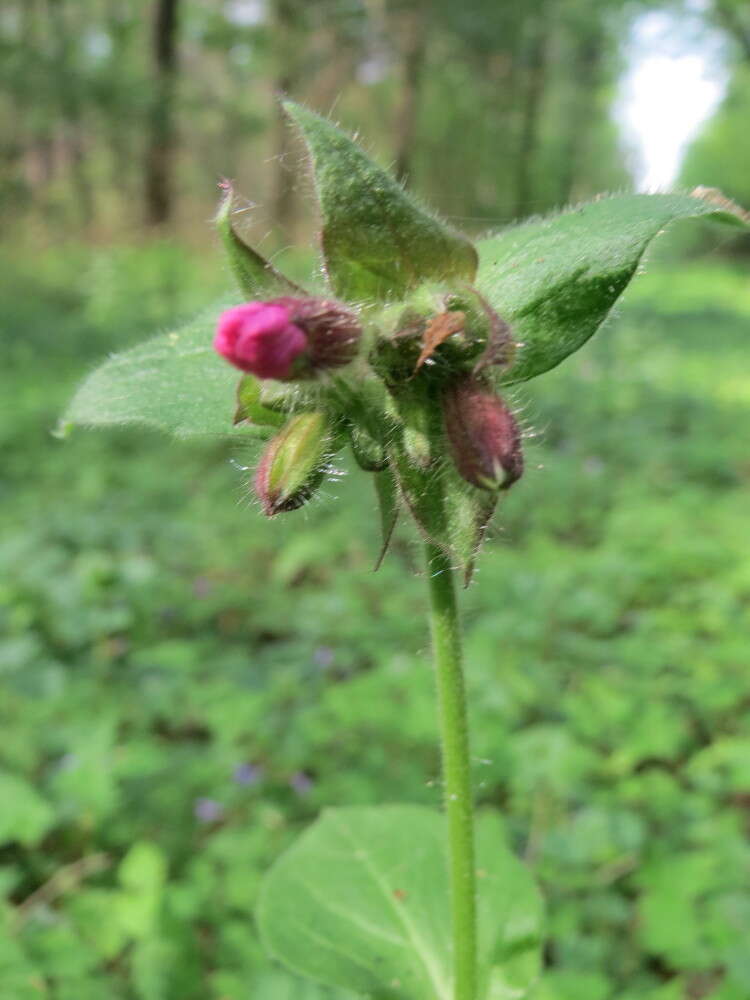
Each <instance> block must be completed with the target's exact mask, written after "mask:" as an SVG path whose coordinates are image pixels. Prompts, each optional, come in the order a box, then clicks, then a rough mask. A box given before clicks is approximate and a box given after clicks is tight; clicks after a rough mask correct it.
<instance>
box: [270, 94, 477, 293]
mask: <svg viewBox="0 0 750 1000" xmlns="http://www.w3.org/2000/svg"><path fill="white" fill-rule="evenodd" d="M284 109H285V111H286V112H287V114H288V115H289V117H290V118H291V119H292V121H293V122H294V123H295V124H296V125H297V127H298V128H299V130H300V132H301V133H302V135H303V137H304V139H305V142H306V143H307V146H308V148H309V150H310V155H311V158H312V164H313V170H314V174H315V186H316V190H317V195H318V200H319V202H320V212H321V218H322V232H321V245H322V250H323V257H324V262H325V269H326V272H327V274H328V280H329V282H330V284H331V288H332V289H333V291H334V293H335V294H336V295H337V296H339V297H340V298H342V299H345V300H347V301H367V300H377V301H389V300H392V299H399V298H403V297H404V296H405V294H406V293H407V292H408V291H409V290H410V289H412V288H416V287H417V286H418V285H420V284H422V283H423V282H425V281H430V280H436V281H442V282H455V281H467V282H473V280H474V277H475V275H476V270H477V260H478V258H477V252H476V250H475V248H474V246H473V244H472V243H471V242H470V241H469V240H468V239H466V237H465V236H462V235H461V234H460V233H458V232H456V231H455V230H453V229H452V228H450V227H449V226H447V225H445V224H444V223H443V222H441V221H440V220H438V219H437V218H436V217H435V216H434V215H431V214H430V213H428V212H427V211H425V210H424V209H423V208H422V207H421V206H420V205H418V204H417V202H416V201H415V200H414V199H413V198H412V197H411V196H410V195H408V194H407V193H406V192H405V191H404V189H403V188H402V187H401V186H400V185H399V184H398V183H397V182H396V181H395V180H394V179H393V178H392V177H390V176H389V175H388V174H387V173H385V171H383V170H381V169H380V167H378V166H376V165H375V164H374V163H373V162H372V161H371V160H370V159H369V158H368V157H367V156H365V154H364V153H363V152H362V150H361V149H359V147H358V146H356V145H355V144H354V143H353V142H352V141H351V139H349V137H348V136H347V135H345V134H344V133H343V132H342V131H341V130H340V129H338V128H337V127H336V126H335V125H333V124H332V123H331V122H330V121H328V120H327V119H325V118H321V117H320V116H319V115H316V114H315V113H314V112H312V111H309V110H308V109H307V108H304V107H302V106H301V105H299V104H296V103H294V102H293V101H284Z"/></svg>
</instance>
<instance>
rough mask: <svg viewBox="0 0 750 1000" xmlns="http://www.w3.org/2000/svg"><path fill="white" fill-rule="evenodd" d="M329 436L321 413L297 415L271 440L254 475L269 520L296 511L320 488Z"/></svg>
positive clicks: (256, 489) (331, 449) (325, 463)
mask: <svg viewBox="0 0 750 1000" xmlns="http://www.w3.org/2000/svg"><path fill="white" fill-rule="evenodd" d="M332 451H333V448H332V435H331V428H330V425H329V422H328V419H327V417H326V415H325V414H324V413H320V412H313V413H300V414H298V415H297V416H295V417H292V418H291V420H289V422H288V423H287V424H286V425H285V427H283V428H282V430H281V431H280V432H279V433H278V434H277V435H276V437H274V438H272V439H271V440H270V441H269V442H268V445H267V446H266V450H265V451H264V453H263V455H262V457H261V460H260V464H259V465H258V469H257V471H256V473H255V484H254V485H255V492H256V494H257V496H258V498H259V499H260V501H261V503H262V504H263V510H264V513H266V514H267V515H268V516H269V517H273V516H274V514H280V513H281V512H282V511H287V510H296V509H297V508H298V507H301V506H302V505H303V504H304V503H306V502H307V501H308V500H309V499H310V497H311V496H312V495H313V493H314V492H315V490H316V489H317V488H318V486H320V484H321V482H322V481H323V478H324V476H325V474H326V469H327V468H328V462H329V459H330V457H331V453H332Z"/></svg>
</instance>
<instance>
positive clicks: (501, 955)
mask: <svg viewBox="0 0 750 1000" xmlns="http://www.w3.org/2000/svg"><path fill="white" fill-rule="evenodd" d="M446 853H447V838H446V832H445V818H444V817H443V816H441V815H440V814H439V813H438V812H436V811H433V810H427V809H424V808H420V807H419V806H379V807H377V808H343V809H333V810H328V811H326V812H324V813H323V815H322V816H321V818H320V819H319V820H318V821H317V822H316V823H315V824H314V826H312V827H311V828H310V829H309V830H307V831H306V833H305V834H304V835H303V836H302V837H301V838H300V839H299V840H298V841H297V842H296V843H295V844H294V845H293V847H291V848H290V849H289V851H288V852H287V853H286V854H284V855H283V856H282V857H281V858H280V860H279V861H278V862H277V863H276V865H275V866H274V868H273V869H272V870H271V871H270V872H269V873H268V875H267V876H266V878H265V880H264V884H263V888H262V890H261V894H260V897H259V902H258V921H259V926H260V932H261V935H262V938H263V941H264V943H265V944H266V946H267V947H268V949H269V952H270V953H271V955H272V956H274V957H275V958H278V959H281V960H282V961H283V962H285V963H286V964H287V965H289V966H290V968H292V969H294V970H295V971H297V972H299V973H301V974H303V975H305V976H308V977H309V978H311V979H313V980H317V981H319V982H324V983H328V984H330V985H333V986H342V987H345V988H349V989H353V990H354V991H355V992H357V993H359V994H364V995H366V996H373V997H377V998H378V1000H381V998H382V1000H388V998H397V997H403V998H408V1000H450V998H451V996H452V995H453V994H452V987H451V968H450V956H451V927H450V903H449V891H448V869H447V857H446ZM477 865H478V867H479V870H480V871H481V878H480V882H479V926H480V929H482V930H484V934H483V936H482V938H481V939H480V943H479V963H480V976H481V979H482V981H483V982H484V989H483V995H489V996H494V997H496V998H498V997H501V996H502V995H503V993H502V992H501V991H502V989H509V990H512V995H513V996H517V997H519V1000H520V998H522V997H524V996H526V995H527V992H528V989H529V987H530V986H531V985H532V984H533V982H534V980H535V978H536V976H537V974H538V961H536V960H538V950H539V945H540V930H541V927H540V911H541V901H540V899H539V897H538V894H537V890H536V888H535V886H534V883H533V881H532V880H531V878H530V876H529V874H528V872H527V871H526V870H525V869H524V868H523V866H522V865H521V864H520V863H519V862H518V861H517V859H516V858H515V857H514V856H513V855H512V854H511V853H510V852H509V851H508V850H507V848H506V847H505V844H504V841H503V831H502V827H501V826H500V824H499V821H498V820H497V818H496V817H494V816H490V815H486V816H484V817H482V819H481V821H480V823H479V824H478V827H477ZM521 956H523V959H521ZM509 959H512V962H511V963H510V967H509V963H508V960H509ZM519 971H522V978H520V979H519V978H517V975H518V972H519ZM490 977H491V978H492V992H491V993H490V994H487V993H486V991H487V989H488V987H489V979H490Z"/></svg>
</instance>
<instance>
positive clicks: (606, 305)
mask: <svg viewBox="0 0 750 1000" xmlns="http://www.w3.org/2000/svg"><path fill="white" fill-rule="evenodd" d="M727 204H728V203H717V201H716V197H715V196H713V197H712V198H711V199H709V198H708V196H706V195H705V194H704V195H702V197H700V198H698V197H691V196H689V195H681V194H670V195H667V194H652V195H648V194H636V195H618V196H615V197H611V198H602V199H601V200H599V201H594V202H590V203H588V204H585V205H580V206H579V207H578V208H575V209H573V210H571V211H568V212H563V213H562V214H561V215H556V216H551V217H550V218H548V219H536V220H532V221H530V222H526V223H523V224H522V225H519V226H514V227H513V228H511V229H507V230H506V231H505V232H502V233H500V234H499V235H498V236H495V237H493V238H491V239H487V240H483V241H482V242H481V243H480V244H479V246H478V249H479V257H480V265H479V273H478V274H477V282H476V283H477V287H478V289H479V291H480V292H481V293H482V294H483V295H484V296H485V297H486V298H487V300H488V302H489V303H490V305H491V306H492V307H493V308H494V309H495V310H497V312H498V313H499V314H500V315H501V316H502V317H503V318H504V319H506V320H508V321H509V322H510V323H511V325H512V328H513V334H514V337H515V339H516V340H517V341H520V342H521V344H522V345H523V346H522V347H521V349H520V350H519V352H518V354H517V356H516V358H515V361H514V362H513V364H512V366H511V367H510V369H509V370H508V371H507V372H506V373H505V374H504V376H503V378H502V381H503V382H504V383H512V382H521V381H524V380H525V379H530V378H534V377H535V376H536V375H541V374H542V372H545V371H547V370H548V369H550V368H554V367H555V365H558V364H559V363H560V362H561V361H562V360H563V359H564V358H566V357H567V356H568V355H569V354H572V353H573V351H577V350H578V348H579V347H581V346H582V345H583V344H585V343H586V341H587V340H588V339H589V337H591V336H592V334H593V333H595V331H596V330H597V328H598V327H599V326H600V325H601V323H602V322H603V321H604V320H605V319H606V317H607V314H608V313H609V311H610V309H611V308H612V306H613V305H614V303H615V301H616V300H617V298H618V297H619V296H620V294H621V293H622V292H623V290H624V289H625V288H626V286H627V285H628V283H629V282H630V279H631V278H632V277H633V275H634V274H635V271H636V268H637V267H638V264H639V262H640V260H641V257H642V256H643V253H644V251H645V250H646V248H647V247H648V245H649V243H650V242H651V240H652V239H654V237H655V236H657V235H658V234H659V233H660V232H661V230H662V229H663V228H664V227H665V226H667V225H668V224H669V223H670V222H674V221H675V220H677V219H687V218H690V217H693V216H702V215H706V216H714V217H716V218H718V219H721V220H723V221H729V222H733V223H735V224H737V225H740V226H741V225H743V222H744V221H746V218H747V217H746V215H743V214H737V212H734V213H733V210H732V208H731V204H730V207H727ZM738 211H739V210H738Z"/></svg>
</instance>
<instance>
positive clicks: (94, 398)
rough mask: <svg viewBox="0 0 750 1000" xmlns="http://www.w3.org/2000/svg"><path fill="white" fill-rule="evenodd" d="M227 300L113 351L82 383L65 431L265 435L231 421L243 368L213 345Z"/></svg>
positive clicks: (63, 422)
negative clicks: (138, 427) (128, 428)
mask: <svg viewBox="0 0 750 1000" xmlns="http://www.w3.org/2000/svg"><path fill="white" fill-rule="evenodd" d="M221 308H222V307H221V306H215V307H214V308H212V309H210V310H206V312H205V313H203V314H202V315H201V316H199V317H198V318H197V319H194V320H192V321H191V322H190V323H188V324H186V325H185V326H184V327H182V328H181V329H179V330H176V331H172V332H170V333H164V334H160V335H159V336H158V337H154V338H153V339H152V340H148V341H146V342H145V343H144V344H140V345H139V346H138V347H133V348H131V349H130V350H129V351H124V352H123V353H121V354H115V355H113V356H112V357H110V358H109V359H108V360H107V361H105V362H104V364H103V365H101V367H99V368H97V369H96V370H95V371H94V372H92V374H91V375H89V376H88V378H87V379H85V381H84V382H83V384H82V385H81V386H80V388H79V389H78V391H77V393H76V395H75V397H74V398H73V400H72V402H71V404H70V406H69V407H68V409H67V410H66V412H65V415H64V417H63V418H62V420H61V431H62V432H65V431H66V430H68V429H70V428H72V427H74V426H75V425H76V424H80V425H82V426H84V427H108V426H118V425H121V424H144V425H145V426H147V427H154V428H157V429H159V430H162V431H168V432H171V433H172V434H174V435H176V436H177V437H192V436H206V435H226V434H230V433H234V434H238V435H246V436H248V435H249V436H257V437H263V436H267V432H266V431H265V429H264V428H262V427H259V426H256V425H254V424H250V423H241V424H239V425H237V426H235V425H234V423H233V418H234V415H235V411H236V398H235V397H236V386H237V382H238V376H237V372H236V371H235V370H234V369H232V368H230V367H229V366H228V365H227V364H226V362H225V361H223V360H222V359H221V358H219V357H218V355H217V354H216V352H215V351H214V350H213V348H212V346H211V341H212V339H213V332H214V328H215V326H216V317H217V315H218V314H219V313H220V312H221Z"/></svg>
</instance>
